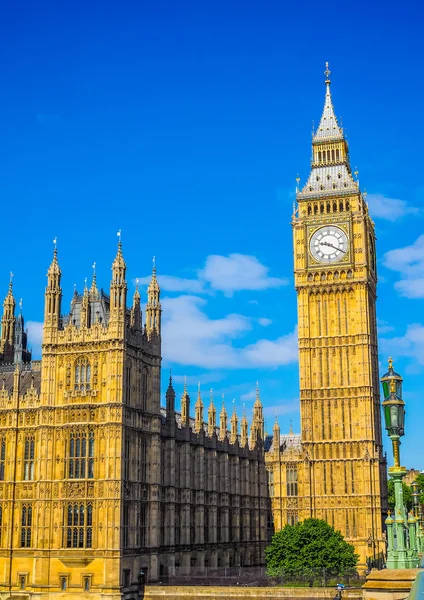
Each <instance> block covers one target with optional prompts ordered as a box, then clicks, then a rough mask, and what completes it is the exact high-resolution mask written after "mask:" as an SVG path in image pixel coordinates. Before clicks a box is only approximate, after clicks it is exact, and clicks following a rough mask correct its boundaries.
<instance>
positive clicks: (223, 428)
mask: <svg viewBox="0 0 424 600" xmlns="http://www.w3.org/2000/svg"><path fill="white" fill-rule="evenodd" d="M227 426H228V415H227V411H226V410H225V404H224V394H222V408H221V412H220V413H219V439H220V440H221V441H223V440H225V439H226V437H227Z"/></svg>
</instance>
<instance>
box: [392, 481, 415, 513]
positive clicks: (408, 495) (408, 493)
mask: <svg viewBox="0 0 424 600" xmlns="http://www.w3.org/2000/svg"><path fill="white" fill-rule="evenodd" d="M402 489H403V503H404V505H405V506H406V510H407V511H408V512H409V511H410V510H411V508H412V490H411V488H410V487H409V485H406V483H404V482H403V481H402ZM387 493H388V496H387V502H388V504H389V508H390V510H391V511H392V512H393V511H394V509H395V484H394V483H393V479H389V481H388V482H387Z"/></svg>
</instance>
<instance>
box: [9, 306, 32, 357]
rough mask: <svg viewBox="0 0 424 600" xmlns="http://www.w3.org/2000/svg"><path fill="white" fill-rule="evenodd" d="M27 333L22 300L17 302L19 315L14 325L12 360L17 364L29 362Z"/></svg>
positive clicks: (29, 353)
mask: <svg viewBox="0 0 424 600" xmlns="http://www.w3.org/2000/svg"><path fill="white" fill-rule="evenodd" d="M27 343H28V342H27V333H26V331H25V322H24V317H23V314H22V298H21V299H20V300H19V315H18V317H17V319H16V323H15V342H14V359H13V362H14V363H17V364H22V363H29V362H31V352H29V350H27Z"/></svg>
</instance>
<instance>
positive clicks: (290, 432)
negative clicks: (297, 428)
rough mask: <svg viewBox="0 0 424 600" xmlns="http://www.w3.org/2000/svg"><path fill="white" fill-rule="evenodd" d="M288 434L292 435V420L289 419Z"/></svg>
mask: <svg viewBox="0 0 424 600" xmlns="http://www.w3.org/2000/svg"><path fill="white" fill-rule="evenodd" d="M289 434H291V435H293V427H292V420H291V419H290V429H289Z"/></svg>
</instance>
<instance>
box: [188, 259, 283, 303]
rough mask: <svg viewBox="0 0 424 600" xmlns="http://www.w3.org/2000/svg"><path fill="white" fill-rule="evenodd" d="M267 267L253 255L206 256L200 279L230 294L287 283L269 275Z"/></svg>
mask: <svg viewBox="0 0 424 600" xmlns="http://www.w3.org/2000/svg"><path fill="white" fill-rule="evenodd" d="M268 271H269V269H268V268H267V267H265V266H264V265H263V264H262V263H260V262H259V261H258V259H257V258H256V257H255V256H248V255H246V254H230V255H229V256H218V255H216V254H213V255H211V256H208V258H207V259H206V264H205V267H204V269H203V270H201V271H200V272H199V276H200V278H201V279H203V280H204V281H206V282H207V283H208V284H209V285H210V287H211V288H212V289H214V290H218V291H221V292H224V294H227V295H232V294H233V293H234V292H237V291H240V290H265V289H268V288H273V287H280V286H282V285H287V283H288V281H287V280H286V279H279V278H277V277H269V275H268Z"/></svg>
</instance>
